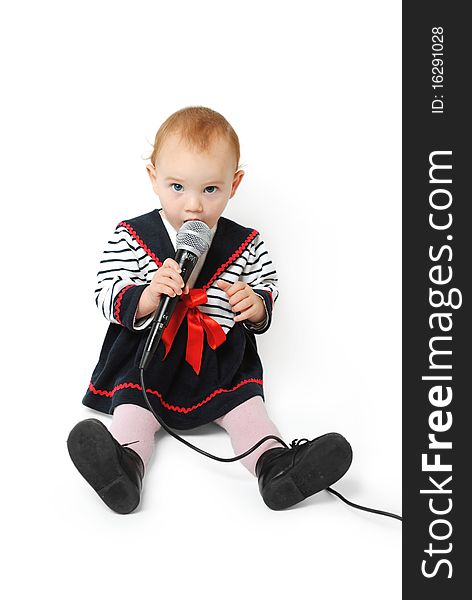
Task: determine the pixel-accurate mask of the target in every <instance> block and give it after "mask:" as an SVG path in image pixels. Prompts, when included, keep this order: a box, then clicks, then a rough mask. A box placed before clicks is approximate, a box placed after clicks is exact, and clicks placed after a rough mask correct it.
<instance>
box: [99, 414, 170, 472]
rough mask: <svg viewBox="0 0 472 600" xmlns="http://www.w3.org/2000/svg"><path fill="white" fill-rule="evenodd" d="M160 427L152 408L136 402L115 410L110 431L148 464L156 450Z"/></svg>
mask: <svg viewBox="0 0 472 600" xmlns="http://www.w3.org/2000/svg"><path fill="white" fill-rule="evenodd" d="M160 428H161V425H160V423H159V422H158V421H157V420H156V418H155V417H154V415H153V414H152V412H151V411H150V410H148V409H146V408H141V406H137V405H136V404H120V405H119V406H117V407H116V408H115V411H114V412H113V420H112V423H111V426H110V433H111V434H112V435H113V437H114V438H115V439H116V440H117V441H118V442H119V443H120V444H122V445H127V447H128V448H131V449H132V450H134V451H135V452H136V453H137V454H139V456H140V457H141V458H142V461H143V463H144V466H146V465H147V464H148V462H149V459H150V458H151V456H152V453H153V450H154V435H155V433H156V432H157V431H159V429H160ZM130 442H131V443H130ZM133 442H136V443H133Z"/></svg>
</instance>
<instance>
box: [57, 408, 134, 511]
mask: <svg viewBox="0 0 472 600" xmlns="http://www.w3.org/2000/svg"><path fill="white" fill-rule="evenodd" d="M67 448H68V450H69V454H70V457H71V459H72V462H73V463H74V465H75V466H76V467H77V469H78V470H79V472H80V474H81V475H82V476H83V477H84V478H85V479H86V480H87V481H88V483H89V484H90V485H91V486H92V487H93V489H94V490H95V491H96V492H97V494H98V495H99V496H100V498H101V499H102V500H103V501H104V502H105V504H106V505H107V506H109V507H110V508H111V509H112V510H114V511H115V512H117V513H120V514H122V515H125V514H128V513H130V512H132V511H133V510H134V509H135V508H136V507H137V506H138V504H139V501H140V497H141V486H142V480H143V477H144V463H143V461H142V459H141V457H140V456H139V455H138V454H137V453H136V452H135V451H134V450H132V449H131V448H126V447H124V446H122V445H121V444H119V443H118V441H117V440H115V438H114V437H113V436H112V434H111V433H110V432H109V431H108V429H107V428H106V427H105V425H104V424H103V423H102V422H101V421H99V420H98V419H85V421H80V423H77V425H75V427H73V429H72V430H71V432H70V433H69V437H68V438H67Z"/></svg>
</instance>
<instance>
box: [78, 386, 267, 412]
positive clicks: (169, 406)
mask: <svg viewBox="0 0 472 600" xmlns="http://www.w3.org/2000/svg"><path fill="white" fill-rule="evenodd" d="M246 383H260V384H261V385H262V383H263V381H262V379H255V378H251V379H244V381H241V382H240V383H238V384H237V385H235V386H234V387H233V388H231V389H230V390H226V389H225V388H219V389H217V390H215V391H214V392H212V393H211V394H210V395H209V396H207V397H206V398H205V399H204V400H202V401H201V402H199V403H198V404H195V405H194V406H190V407H184V406H174V405H172V404H168V403H167V402H165V401H164V399H163V397H162V395H161V394H160V393H159V392H158V391H157V390H151V389H150V388H147V389H146V392H147V393H148V394H154V395H155V396H158V398H159V400H160V402H161V404H162V406H163V407H164V408H167V410H173V411H175V412H179V413H184V414H187V413H189V412H191V411H192V410H195V409H197V408H200V407H201V406H203V405H204V404H206V403H207V402H209V401H210V400H211V399H212V398H214V397H215V396H217V395H218V394H222V393H225V392H233V391H234V390H237V389H238V388H239V387H241V386H242V385H245V384H246ZM125 388H131V389H134V390H142V389H143V388H142V387H141V386H140V385H139V384H138V383H131V382H129V383H120V384H119V385H117V386H115V387H114V388H113V389H112V390H111V391H108V390H97V389H96V388H95V386H94V385H93V383H92V382H90V385H89V390H90V391H91V392H92V393H93V394H97V395H99V396H107V397H108V398H111V397H112V396H113V394H114V393H115V392H117V391H118V390H123V389H125Z"/></svg>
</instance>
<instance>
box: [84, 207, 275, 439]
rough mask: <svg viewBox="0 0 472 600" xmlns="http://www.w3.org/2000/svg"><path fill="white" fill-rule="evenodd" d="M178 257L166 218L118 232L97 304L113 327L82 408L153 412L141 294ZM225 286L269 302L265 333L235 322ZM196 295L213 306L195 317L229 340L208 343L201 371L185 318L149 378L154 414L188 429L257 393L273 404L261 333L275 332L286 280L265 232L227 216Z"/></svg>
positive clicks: (123, 226)
mask: <svg viewBox="0 0 472 600" xmlns="http://www.w3.org/2000/svg"><path fill="white" fill-rule="evenodd" d="M168 257H171V258H174V257H175V249H174V246H173V244H172V241H171V239H170V237H169V233H168V231H167V229H166V227H165V225H164V223H163V221H162V217H161V214H160V211H159V210H157V209H156V210H153V211H151V212H150V213H147V214H144V215H141V216H138V217H135V218H133V219H129V220H126V221H121V222H120V223H119V224H118V225H117V227H116V229H115V232H114V236H113V238H112V239H110V240H109V242H108V245H107V249H106V250H105V251H104V254H103V259H102V261H101V263H100V271H99V273H98V287H97V290H96V302H97V306H98V308H99V309H101V310H102V312H103V314H104V316H105V317H106V318H107V319H108V320H109V321H110V325H109V327H108V330H107V333H106V335H105V339H104V342H103V346H102V348H101V351H100V355H99V358H98V362H97V364H96V366H95V368H94V369H93V373H92V377H91V382H90V385H89V387H88V390H87V392H86V394H85V396H84V397H83V400H82V403H83V404H84V405H85V406H88V407H90V408H93V409H95V410H97V411H100V412H103V413H107V414H113V411H114V409H115V408H116V407H117V406H119V405H120V404H129V403H131V404H136V405H138V406H141V407H143V408H146V409H147V408H148V406H147V405H146V403H145V401H144V399H143V396H142V391H141V385H140V378H139V369H138V365H139V361H140V359H141V355H142V351H143V347H144V344H145V342H146V339H147V337H148V333H149V329H150V321H151V319H152V315H149V316H148V317H146V318H144V319H140V320H138V321H137V320H136V319H135V313H136V309H137V306H138V303H139V299H140V297H141V294H142V293H143V291H144V289H145V288H146V286H147V285H148V284H149V283H150V281H151V280H152V278H153V276H154V274H155V272H156V271H157V269H158V268H159V267H160V266H162V263H163V262H164V260H165V259H166V258H168ZM217 279H223V280H225V281H228V282H229V283H234V282H236V281H238V280H240V281H244V282H246V283H248V284H249V285H251V287H252V288H253V289H254V291H255V292H256V293H257V294H258V295H260V296H261V297H262V299H263V300H264V305H265V308H266V320H265V322H264V323H263V325H262V327H259V328H258V329H257V328H256V327H254V326H252V325H251V324H250V323H249V322H248V321H244V322H235V321H234V313H233V312H232V310H231V306H230V304H229V302H228V299H227V296H226V294H225V293H224V292H223V290H220V288H218V286H217V285H216V280H217ZM195 288H198V289H201V290H204V291H205V293H206V295H207V301H206V302H204V303H202V304H201V305H200V306H198V307H197V308H195V309H193V310H201V311H202V312H203V313H204V314H205V315H207V317H210V318H211V319H213V320H214V321H215V323H217V324H218V327H220V328H221V330H222V331H223V332H224V335H225V336H226V337H225V341H224V342H223V343H221V344H220V345H219V346H218V347H217V348H215V349H213V348H211V347H210V345H209V344H208V343H207V337H206V336H205V338H204V344H203V351H202V353H201V367H200V370H199V372H198V373H197V372H196V371H195V369H194V367H193V366H192V365H191V364H189V362H187V360H186V348H187V342H188V335H189V333H188V327H187V318H184V320H183V321H182V323H181V325H180V327H179V329H178V330H177V333H176V335H175V338H174V340H173V343H172V346H171V347H170V350H169V352H168V354H167V356H165V358H164V355H165V348H164V344H163V343H162V342H161V343H160V344H159V346H158V348H157V351H156V353H155V354H154V356H153V358H152V359H151V362H150V363H149V366H148V367H147V368H146V370H145V371H144V382H145V385H146V390H147V394H148V398H149V401H150V402H151V405H152V407H153V409H154V410H155V411H156V413H157V414H158V415H159V416H160V417H161V418H162V419H163V421H164V422H165V423H166V424H167V425H168V426H169V427H172V428H175V429H181V430H185V429H193V428H195V427H198V426H200V425H204V424H206V423H209V422H211V421H214V420H215V419H217V418H218V417H221V416H222V415H224V414H226V413H227V412H229V411H230V410H232V409H233V408H235V407H236V406H238V405H239V404H241V403H243V402H245V401H246V400H248V399H249V398H251V397H253V396H255V395H261V396H262V397H263V398H264V390H263V366H262V363H261V360H260V358H259V355H258V352H257V345H256V338H255V334H260V333H264V332H265V331H267V329H268V328H269V326H270V323H271V319H272V310H273V306H274V302H275V300H276V298H277V296H278V290H277V274H276V271H275V269H274V265H273V263H272V260H271V259H270V257H269V254H268V251H267V248H266V246H265V244H264V242H263V240H262V239H261V236H260V234H259V232H258V231H256V230H254V229H251V228H247V227H243V226H242V225H239V224H238V223H236V222H234V221H231V220H230V219H226V218H225V217H220V218H219V220H218V226H217V229H216V232H215V235H214V237H213V240H212V243H211V246H210V248H209V251H208V254H207V256H206V259H205V262H204V264H203V267H202V269H201V271H200V273H199V275H198V277H197V279H196V281H195V283H194V289H195ZM180 302H182V299H181V298H180V300H179V303H180Z"/></svg>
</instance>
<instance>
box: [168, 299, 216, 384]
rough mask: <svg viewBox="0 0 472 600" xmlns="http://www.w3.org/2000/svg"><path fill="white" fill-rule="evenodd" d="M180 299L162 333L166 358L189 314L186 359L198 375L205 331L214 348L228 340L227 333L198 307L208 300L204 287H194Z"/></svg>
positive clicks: (210, 344)
mask: <svg viewBox="0 0 472 600" xmlns="http://www.w3.org/2000/svg"><path fill="white" fill-rule="evenodd" d="M180 300H181V302H178V303H177V306H176V307H175V310H174V312H173V314H172V317H171V319H170V321H169V324H168V325H167V327H166V328H165V329H164V333H163V334H162V341H163V342H164V345H165V348H166V353H165V354H164V358H165V357H166V356H167V354H168V352H169V350H170V349H171V346H172V343H173V341H174V338H175V336H176V334H177V331H178V330H179V327H180V325H181V324H182V321H183V320H184V317H185V315H187V324H188V337H187V350H186V353H185V360H186V361H187V362H188V363H189V365H190V366H191V367H192V368H193V370H194V371H195V373H196V374H197V375H198V374H199V373H200V367H201V364H202V354H203V338H204V331H206V334H207V341H208V344H209V346H210V348H212V349H213V350H215V349H216V348H218V346H220V345H221V344H222V343H223V342H224V341H225V340H226V334H225V332H224V331H223V329H222V327H221V325H220V324H219V323H217V322H216V321H215V320H214V319H212V318H211V317H210V316H208V315H206V314H205V313H203V312H202V311H201V310H199V309H198V308H197V306H198V305H199V304H205V303H206V301H207V300H208V297H207V295H206V292H205V290H204V289H203V288H192V289H191V290H190V292H189V293H188V294H182V296H181V298H180ZM163 360H164V359H163Z"/></svg>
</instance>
